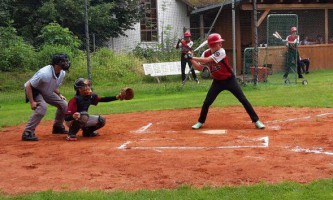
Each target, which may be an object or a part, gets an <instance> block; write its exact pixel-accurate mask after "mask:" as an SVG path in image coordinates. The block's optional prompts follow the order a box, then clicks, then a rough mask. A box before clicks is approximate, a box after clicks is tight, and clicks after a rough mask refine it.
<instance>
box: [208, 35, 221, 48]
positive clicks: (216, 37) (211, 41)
mask: <svg viewBox="0 0 333 200" xmlns="http://www.w3.org/2000/svg"><path fill="white" fill-rule="evenodd" d="M207 40H208V46H212V45H213V44H215V43H218V42H223V41H224V39H222V37H221V35H220V34H218V33H212V34H210V35H209V36H208V38H207Z"/></svg>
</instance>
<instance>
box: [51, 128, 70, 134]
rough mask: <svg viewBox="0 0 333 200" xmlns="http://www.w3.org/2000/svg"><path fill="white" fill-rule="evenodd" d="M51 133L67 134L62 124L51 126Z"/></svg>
mask: <svg viewBox="0 0 333 200" xmlns="http://www.w3.org/2000/svg"><path fill="white" fill-rule="evenodd" d="M52 134H68V131H67V130H66V129H65V127H64V126H53V129H52Z"/></svg>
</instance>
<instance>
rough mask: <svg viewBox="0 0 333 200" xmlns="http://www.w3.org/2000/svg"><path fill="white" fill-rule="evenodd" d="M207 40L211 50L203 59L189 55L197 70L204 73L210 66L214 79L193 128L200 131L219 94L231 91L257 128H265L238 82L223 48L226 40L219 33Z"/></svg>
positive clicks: (208, 50)
mask: <svg viewBox="0 0 333 200" xmlns="http://www.w3.org/2000/svg"><path fill="white" fill-rule="evenodd" d="M207 40H208V46H209V49H207V50H206V51H204V52H203V54H202V56H201V57H192V54H191V53H192V52H190V55H189V58H190V60H191V62H192V64H193V66H194V68H195V69H197V70H199V71H202V70H203V69H204V66H203V65H205V66H208V68H209V71H210V74H211V77H212V78H213V82H212V85H211V86H210V88H209V90H208V93H207V96H206V98H205V101H204V103H203V105H202V108H201V112H200V117H199V120H198V122H197V123H196V124H194V125H193V126H192V128H193V129H199V128H201V127H202V125H203V124H204V123H205V121H206V117H207V114H208V110H209V107H210V106H211V105H212V103H213V102H214V101H215V99H216V97H217V96H218V94H220V92H222V91H224V90H228V91H230V92H231V93H232V94H233V95H234V96H235V97H236V98H237V99H238V100H239V101H240V102H241V103H242V104H243V106H244V108H245V110H246V111H247V113H248V114H249V116H250V118H251V120H252V122H254V123H255V126H256V127H257V128H259V129H263V128H265V125H264V124H263V123H262V122H261V121H259V117H258V115H257V114H256V112H255V111H254V109H253V107H252V105H251V104H250V102H249V101H248V100H247V98H246V97H245V95H244V93H243V91H242V89H241V88H240V86H239V85H238V83H237V81H236V78H235V75H234V73H233V71H232V68H231V66H230V65H229V61H228V57H227V55H226V53H225V50H224V49H223V48H222V42H223V41H224V40H223V39H222V37H221V35H220V34H218V33H213V34H210V35H209V36H208V39H207Z"/></svg>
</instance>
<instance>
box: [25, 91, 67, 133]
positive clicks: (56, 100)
mask: <svg viewBox="0 0 333 200" xmlns="http://www.w3.org/2000/svg"><path fill="white" fill-rule="evenodd" d="M34 100H35V101H36V102H37V104H38V105H37V108H36V110H34V111H33V113H32V114H31V116H30V119H29V121H28V123H27V125H26V127H25V129H24V132H29V133H33V132H34V131H35V129H36V127H37V126H38V124H39V123H40V122H41V120H42V118H43V117H44V116H45V114H46V110H47V104H50V105H52V106H55V107H57V112H56V114H55V119H54V123H53V126H63V122H64V119H65V112H66V109H67V102H66V100H63V99H61V98H60V97H59V96H58V95H57V94H56V93H52V94H51V95H42V94H38V95H37V96H36V97H35V98H34Z"/></svg>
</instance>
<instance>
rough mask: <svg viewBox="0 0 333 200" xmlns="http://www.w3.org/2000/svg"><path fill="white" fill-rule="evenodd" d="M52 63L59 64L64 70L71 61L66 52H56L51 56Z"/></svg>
mask: <svg viewBox="0 0 333 200" xmlns="http://www.w3.org/2000/svg"><path fill="white" fill-rule="evenodd" d="M52 65H53V66H54V65H59V66H61V68H62V69H63V70H65V71H67V70H69V68H70V66H71V63H70V62H69V60H68V56H67V55H66V54H56V55H54V56H53V58H52Z"/></svg>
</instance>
